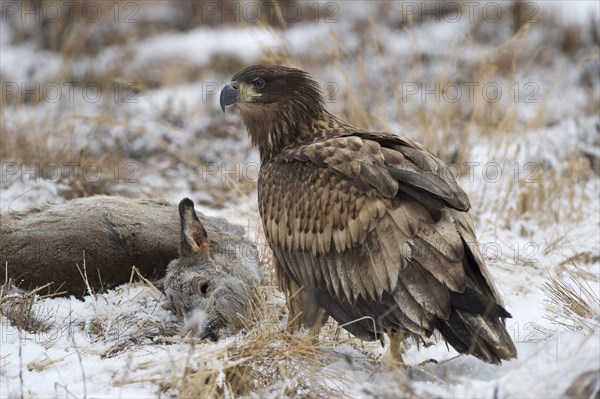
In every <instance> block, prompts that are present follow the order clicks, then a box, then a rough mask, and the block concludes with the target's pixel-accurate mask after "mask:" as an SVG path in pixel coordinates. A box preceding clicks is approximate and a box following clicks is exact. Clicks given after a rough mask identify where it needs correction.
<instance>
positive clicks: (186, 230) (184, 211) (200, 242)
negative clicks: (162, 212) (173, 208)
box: [179, 198, 208, 256]
mask: <svg viewBox="0 0 600 399" xmlns="http://www.w3.org/2000/svg"><path fill="white" fill-rule="evenodd" d="M179 221H180V222H181V242H180V244H179V254H180V255H181V256H191V255H197V254H201V253H203V252H206V251H207V250H208V235H207V234H206V230H204V227H202V223H200V220H199V219H198V215H196V212H195V211H194V202H193V201H192V200H191V199H189V198H184V199H182V200H181V202H180V203H179Z"/></svg>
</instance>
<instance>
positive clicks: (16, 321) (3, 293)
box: [0, 279, 54, 334]
mask: <svg viewBox="0 0 600 399" xmlns="http://www.w3.org/2000/svg"><path fill="white" fill-rule="evenodd" d="M49 285H50V284H47V285H45V286H42V287H38V288H36V289H34V290H31V291H27V292H24V291H21V290H18V289H16V288H15V287H14V285H13V282H12V280H10V279H5V283H4V284H3V285H2V287H1V288H0V316H3V317H6V319H7V320H8V321H9V322H10V323H11V324H12V325H13V326H14V327H16V328H18V329H20V330H23V331H26V332H28V333H31V334H39V333H45V332H48V331H50V329H51V328H52V327H53V324H54V323H53V320H52V318H51V317H50V316H43V315H40V314H38V313H36V311H35V309H34V305H35V303H36V302H37V301H38V300H39V299H40V298H43V297H41V296H39V295H38V294H37V293H38V292H40V291H43V290H44V289H46V288H47V287H48V286H49ZM45 297H46V296H45Z"/></svg>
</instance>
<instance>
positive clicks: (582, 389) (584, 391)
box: [562, 370, 600, 399]
mask: <svg viewBox="0 0 600 399" xmlns="http://www.w3.org/2000/svg"><path fill="white" fill-rule="evenodd" d="M562 396H563V397H565V398H590V399H591V398H598V397H600V370H589V371H585V372H583V373H581V374H579V375H578V376H577V377H575V378H574V379H573V381H572V382H571V385H570V386H569V388H567V390H566V391H565V393H564V394H563V395H562Z"/></svg>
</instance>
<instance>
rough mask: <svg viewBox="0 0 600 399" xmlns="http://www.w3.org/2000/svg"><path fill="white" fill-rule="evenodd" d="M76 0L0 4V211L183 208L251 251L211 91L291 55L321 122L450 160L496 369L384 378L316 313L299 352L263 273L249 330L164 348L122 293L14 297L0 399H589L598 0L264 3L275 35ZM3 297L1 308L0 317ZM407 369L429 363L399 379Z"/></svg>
mask: <svg viewBox="0 0 600 399" xmlns="http://www.w3.org/2000/svg"><path fill="white" fill-rule="evenodd" d="M82 3H91V4H100V5H102V7H103V8H101V9H102V10H103V12H104V13H105V16H107V15H108V16H109V17H108V18H103V19H100V20H98V21H95V20H94V21H92V19H91V18H90V15H87V14H85V18H84V17H81V18H77V17H76V18H75V20H76V21H79V22H81V21H83V25H81V26H78V27H77V28H75V27H74V26H73V25H69V24H61V23H60V21H64V20H59V23H56V25H53V24H52V23H45V24H42V23H41V22H36V21H35V20H34V19H33V16H34V15H35V14H28V13H26V12H24V11H23V7H25V5H23V4H25V3H20V2H16V1H15V2H13V1H6V0H4V1H2V2H1V4H2V16H1V18H2V23H1V24H0V27H1V30H0V36H1V37H0V46H1V47H0V78H1V81H2V111H1V117H2V120H1V121H0V129H1V135H0V138H1V140H2V141H1V143H0V146H1V148H0V156H1V165H2V176H1V177H2V178H1V181H0V212H2V213H4V212H8V211H9V210H23V209H28V208H31V207H34V206H36V205H41V204H44V203H47V202H63V201H66V200H68V199H70V198H74V197H78V196H84V195H93V194H98V193H108V194H115V195H128V196H134V197H159V198H164V199H167V200H169V201H172V202H178V201H179V200H180V199H181V198H183V197H185V196H188V197H190V198H192V199H193V200H194V201H195V202H196V203H197V204H199V206H198V208H199V209H200V210H201V211H202V212H205V213H206V214H209V215H220V216H225V217H226V218H227V219H229V220H232V221H234V222H237V223H239V224H241V225H243V226H245V227H247V232H248V233H247V234H248V236H249V237H250V238H251V239H253V240H255V241H256V242H257V244H258V245H260V246H261V248H263V247H264V241H263V240H262V238H261V237H262V236H261V234H262V232H261V230H260V227H259V220H258V213H257V207H256V189H255V183H256V171H257V166H258V156H257V152H256V150H255V149H251V148H250V143H249V140H248V139H247V137H246V132H245V130H244V128H243V126H242V125H241V122H240V120H239V116H238V115H237V114H235V113H232V112H228V113H227V114H223V113H222V112H221V110H220V109H219V105H218V92H219V88H220V87H221V86H222V84H223V83H224V82H227V81H228V80H229V78H230V77H231V76H232V75H233V73H235V72H236V71H237V70H238V69H240V68H241V67H243V66H245V65H248V64H252V63H258V62H265V63H267V62H271V63H273V62H276V63H284V64H292V65H295V66H298V67H301V68H303V69H305V70H308V71H310V73H311V74H312V75H313V76H315V78H316V79H317V80H318V81H319V82H320V83H321V84H322V88H323V90H324V91H325V92H327V94H328V95H329V97H328V108H329V109H330V110H331V111H332V112H334V113H336V114H338V115H340V116H343V117H344V118H345V119H348V120H350V121H351V122H353V123H355V124H357V125H360V126H362V127H365V128H372V129H385V130H390V131H394V132H396V133H398V134H403V135H406V136H409V137H411V138H413V139H416V140H418V141H421V142H423V143H425V144H426V145H427V146H428V147H429V148H431V150H432V151H433V152H435V153H437V154H439V155H440V157H442V159H443V160H444V161H446V162H448V163H449V164H451V166H452V168H453V170H454V171H455V172H456V174H457V176H458V178H459V180H460V183H461V185H462V187H463V188H464V189H465V190H466V191H467V192H468V194H469V196H470V198H471V202H472V204H473V209H472V215H473V218H474V220H475V223H476V227H477V232H478V236H479V240H480V246H481V248H482V250H483V252H484V254H485V256H486V258H487V260H488V263H489V266H490V269H491V272H492V274H493V276H494V277H495V279H496V282H497V285H498V287H499V288H500V291H501V292H502V294H503V295H504V298H505V302H506V306H507V308H508V310H509V311H510V312H511V313H512V315H513V318H512V319H509V320H507V327H508V330H509V332H511V334H513V339H514V341H515V343H516V345H517V349H518V351H519V357H518V359H516V360H513V361H509V362H504V363H503V364H502V365H500V366H493V365H487V364H484V363H482V362H481V361H479V360H477V359H475V358H473V357H464V356H457V353H456V352H455V351H454V350H452V349H451V348H450V349H448V348H447V347H446V345H445V344H444V343H443V342H435V341H434V342H432V343H431V345H428V346H427V347H425V346H424V345H421V347H420V348H417V347H416V346H415V345H412V346H410V347H409V348H408V350H407V353H406V355H405V356H404V359H405V361H406V362H407V363H408V364H410V365H414V367H411V368H410V369H408V370H394V369H390V368H388V366H386V365H382V364H381V362H380V361H379V360H380V356H381V355H383V353H384V349H382V348H381V346H380V345H379V344H378V343H377V344H374V343H363V342H361V341H359V340H356V339H353V338H350V337H348V335H347V334H346V333H345V332H342V333H340V332H339V329H338V328H337V325H336V324H335V323H333V322H329V324H328V325H327V326H326V328H325V329H324V331H323V332H322V334H321V341H322V343H321V346H320V348H312V349H310V346H309V345H308V344H307V343H306V342H305V341H303V338H302V337H288V336H286V335H285V334H284V333H283V332H282V330H284V326H285V321H286V315H285V313H284V303H283V298H282V295H281V294H280V293H278V292H277V291H276V290H275V289H274V287H273V286H272V283H273V282H272V281H271V280H270V279H269V278H266V279H265V282H264V284H265V285H264V286H263V287H262V289H263V291H264V297H265V303H264V306H265V308H264V309H263V310H264V312H265V314H268V315H267V316H265V315H262V316H260V315H259V317H258V321H256V323H255V324H253V325H251V326H249V328H248V329H247V330H245V331H242V332H240V333H238V334H236V335H233V336H229V337H225V338H223V339H222V340H220V341H219V342H218V343H207V342H199V341H195V340H193V339H187V338H184V337H181V336H180V335H179V327H180V326H179V324H178V323H179V322H178V320H177V319H176V318H175V316H174V315H172V314H171V313H170V312H168V311H166V310H164V309H163V308H162V307H161V306H160V305H161V301H162V298H161V295H160V293H158V292H157V291H155V290H154V289H153V288H152V287H148V286H146V285H143V284H134V285H131V286H130V285H124V286H121V287H119V288H117V289H115V290H113V291H110V292H108V293H105V294H100V295H96V296H95V297H87V298H86V299H85V300H84V301H81V300H77V299H74V298H36V299H35V300H34V301H33V302H32V307H31V312H32V314H34V315H35V316H36V319H38V320H40V323H41V328H34V329H31V328H30V329H29V330H30V331H28V330H25V329H19V328H17V327H16V326H14V325H13V324H12V323H11V321H10V319H9V317H8V316H7V315H6V314H4V313H2V316H0V397H3V398H4V397H7V398H8V397H11V398H12V397H39V398H41V397H90V398H96V397H123V398H125V397H127V398H129V397H162V396H167V397H182V396H187V397H191V396H225V397H230V396H237V395H239V394H244V395H250V396H261V397H262V396H278V397H279V396H308V397H313V396H329V395H332V394H334V395H338V396H340V395H344V396H347V397H359V396H360V397H372V396H375V397H382V396H384V397H397V396H435V397H490V398H491V397H558V396H564V395H565V394H566V393H567V391H568V390H569V389H573V388H574V387H575V388H577V387H583V386H584V385H585V381H589V382H590V384H591V385H593V384H595V386H596V391H595V395H598V392H599V391H600V386H599V384H600V309H599V308H598V306H599V302H598V298H599V297H600V200H599V198H600V181H599V173H600V117H599V116H598V112H599V111H600V61H599V59H598V51H599V45H600V44H599V37H600V33H599V30H598V29H599V28H598V24H599V22H598V21H600V15H599V14H600V6H599V5H598V4H597V2H594V1H578V2H536V3H533V2H531V3H527V2H522V3H521V6H520V7H515V6H514V5H513V4H512V2H511V3H509V2H488V3H479V2H467V3H469V4H470V5H468V6H467V5H464V4H463V8H462V9H461V10H462V11H461V12H460V13H459V14H457V13H456V10H458V8H452V7H453V6H448V5H447V4H451V5H452V4H453V5H456V6H458V5H459V3H452V2H446V3H443V2H393V1H392V2H390V1H385V2H360V1H353V2H346V3H341V2H340V3H335V2H321V3H313V2H310V4H309V3H293V2H283V3H282V4H283V5H282V10H283V14H284V18H283V19H284V20H285V21H286V22H287V24H285V25H287V27H284V28H281V26H282V23H281V22H278V21H279V20H277V18H269V17H268V14H267V13H268V12H269V10H267V9H262V11H263V15H262V18H263V20H262V22H261V23H255V19H256V18H255V17H256V14H253V12H254V11H255V10H256V7H260V4H263V3H260V4H259V3H257V2H251V1H246V2H241V3H238V2H233V1H232V2H204V3H198V5H197V6H196V7H194V6H193V4H192V3H191V2H185V3H186V5H185V6H181V7H177V6H174V5H171V4H169V3H168V2H159V1H156V2H139V3H136V2H114V3H110V2H105V3H94V2H92V1H90V2H82ZM108 3H110V4H108ZM467 3H465V4H467ZM39 4H40V3H38V6H35V5H34V4H33V3H32V4H29V5H28V7H32V8H33V9H35V7H39V9H38V11H39V12H40V13H42V14H44V13H45V14H46V19H48V18H52V15H53V14H51V13H52V12H53V8H52V7H53V6H56V7H61V5H62V4H63V2H58V1H57V2H53V1H45V2H42V3H41V4H42V5H39ZM226 4H229V5H230V6H231V7H232V8H229V9H228V10H233V11H230V12H229V13H227V11H226V10H225V9H224V8H223V7H228V6H226ZM269 4H270V3H269ZM290 4H292V5H290ZM293 4H296V6H293ZM297 4H300V5H301V7H300V6H298V5H297ZM436 4H437V5H436ZM444 4H446V5H444ZM486 4H487V5H486ZM490 4H491V5H490ZM111 5H112V8H111ZM213 6H214V7H213ZM253 7H254V8H253ZM294 7H297V8H294ZM436 7H437V8H436ZM469 7H470V8H469ZM425 8H427V10H429V14H427V13H426V14H420V13H419V12H420V11H423V10H424V9H425ZM90 10H91V8H90V9H87V11H86V12H91V11H90ZM115 10H119V13H118V14H115V12H116V11H115ZM298 10H301V13H302V18H300V17H299V16H298V14H297V11H298ZM431 10H433V11H431ZM444 10H445V12H442V11H444ZM469 10H470V11H472V14H470V13H469ZM498 10H501V16H499V15H497V14H496V12H497V11H498ZM516 10H519V11H516ZM63 11H65V10H63ZM81 11H82V10H81V9H80V8H76V9H74V11H73V12H74V13H76V14H77V13H78V12H81ZM130 12H133V13H134V14H133V15H132V18H133V19H131V18H129V19H128V18H127V17H128V16H130V14H129V13H130ZM194 13H195V14H194ZM517 14H518V15H517ZM77 15H78V14H77ZM42 16H43V15H42ZM236 16H237V17H238V19H237V20H236V19H235V17H236ZM370 16H372V18H370ZM286 17H287V19H286ZM42 19H43V18H42ZM523 19H525V22H529V24H527V23H524V22H523ZM269 20H271V22H272V25H274V26H275V27H271V26H269V22H270V21H269ZM132 21H134V22H132ZM135 21H137V22H135ZM77 29H79V30H77ZM36 84H37V85H38V86H36ZM436 85H437V86H436ZM438 86H439V89H437V93H436V92H435V91H436V90H435V88H436V87H438ZM484 88H485V90H484ZM432 90H433V91H432ZM471 90H472V91H471ZM428 93H429V94H428ZM267 265H268V263H267V262H265V268H267V267H268V266H267ZM266 272H267V273H265V274H266V275H267V276H268V275H269V273H268V270H266ZM555 281H563V282H565V283H566V284H568V285H570V286H572V287H575V288H574V290H573V291H574V292H575V293H579V294H580V295H582V287H584V289H583V291H585V292H588V293H591V295H592V298H595V302H594V301H588V305H589V309H588V310H589V312H588V313H587V314H585V315H582V316H581V317H579V318H577V317H575V318H573V317H570V316H569V315H570V313H569V312H568V305H569V304H568V303H563V302H560V301H558V302H556V301H555V300H554V299H553V296H552V293H553V291H552V290H551V289H549V288H548V284H551V283H552V282H555ZM577 284H580V285H577ZM10 298H11V294H6V293H2V294H0V301H1V302H0V308H1V309H2V311H3V312H4V311H5V309H6V307H2V305H3V304H4V306H6V305H5V304H7V303H9V302H10V301H11V299H10ZM26 308H27V307H23V308H22V309H26ZM261 317H262V318H261ZM584 322H585V323H584ZM38 327H40V326H38ZM428 359H436V360H437V361H438V364H432V363H430V364H427V365H423V366H420V365H419V364H420V363H422V362H424V361H427V360H428ZM586 372H591V374H590V375H591V377H589V378H588V379H587V380H586V379H585V378H582V379H580V380H578V382H574V381H576V380H577V378H579V377H580V376H581V375H583V374H584V373H586ZM244 376H245V377H244ZM242 377H244V378H246V379H247V380H244V378H242ZM596 397H597V396H596Z"/></svg>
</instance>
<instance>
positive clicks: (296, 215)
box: [220, 65, 517, 364]
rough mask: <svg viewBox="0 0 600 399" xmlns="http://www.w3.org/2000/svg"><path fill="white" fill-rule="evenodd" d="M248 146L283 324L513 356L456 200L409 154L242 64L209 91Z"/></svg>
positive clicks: (284, 77)
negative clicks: (231, 110)
mask: <svg viewBox="0 0 600 399" xmlns="http://www.w3.org/2000/svg"><path fill="white" fill-rule="evenodd" d="M233 104H236V105H237V106H238V107H239V109H240V112H241V118H242V121H243V123H244V125H245V126H246V128H247V129H248V133H249V136H250V138H251V142H252V144H253V145H254V146H258V150H259V153H260V163H261V166H260V171H259V177H258V208H259V212H260V217H261V220H262V225H263V228H264V233H265V235H266V239H267V242H268V244H269V246H270V248H271V249H272V251H273V254H274V267H275V270H276V272H277V276H278V282H279V286H280V288H281V289H282V290H283V291H284V293H285V294H286V298H287V307H288V310H289V319H288V328H290V329H291V330H292V331H294V330H296V329H297V328H299V327H300V326H302V327H305V328H309V329H311V330H312V331H313V334H316V336H317V337H318V332H319V329H320V327H321V326H322V324H323V323H324V322H325V321H326V320H327V318H328V316H331V317H333V318H334V319H335V320H336V321H337V322H338V323H339V324H340V326H341V327H342V328H344V329H345V330H347V331H348V332H350V333H351V334H352V335H354V336H356V337H358V338H360V339H363V340H368V341H374V340H381V342H382V343H383V342H384V341H383V336H384V334H388V335H389V337H390V342H391V346H390V351H389V352H388V353H390V356H391V357H392V359H395V360H396V361H398V362H400V363H402V364H404V363H403V362H402V353H401V352H402V351H403V349H404V345H403V342H404V341H405V340H406V339H408V338H409V337H412V338H414V339H416V340H417V342H419V341H418V340H419V338H421V339H423V337H430V336H431V335H432V334H433V332H435V331H436V330H437V331H438V332H439V333H440V334H441V336H442V337H443V339H444V340H445V341H446V342H447V343H448V344H450V345H451V346H452V347H454V349H456V350H457V351H458V352H459V353H461V354H471V355H474V356H476V357H477V358H479V359H481V360H483V361H485V362H489V363H496V364H497V363H500V362H501V361H502V360H505V359H511V358H515V357H516V356H517V350H516V348H515V345H514V343H513V341H512V339H511V337H510V335H509V333H508V332H507V330H506V327H505V318H508V317H511V315H510V313H509V312H508V311H506V309H505V308H504V305H503V302H502V299H501V297H500V294H499V293H498V291H497V288H496V287H495V285H494V282H493V279H492V276H491V274H490V272H489V270H488V268H487V267H486V265H485V262H484V258H483V256H482V254H481V252H480V249H479V248H478V244H477V239H476V235H475V229H474V226H473V222H472V220H471V217H470V215H469V209H470V203H469V198H468V196H467V194H466V193H465V192H464V191H463V190H462V189H461V188H460V187H459V186H458V183H457V181H456V179H455V178H454V176H453V174H452V173H451V172H450V170H449V168H448V167H447V166H445V165H444V163H443V162H442V161H441V160H440V159H439V158H437V157H436V156H434V155H433V154H432V153H431V152H429V151H428V150H427V149H426V148H425V147H424V146H423V145H421V144H419V143H417V142H415V141H412V140H409V139H408V138H404V137H400V136H398V135H395V134H391V133H383V132H373V131H368V130H363V129H359V128H357V127H354V126H352V125H350V124H349V123H346V122H344V121H343V120H341V119H339V118H337V117H335V116H334V115H332V114H330V113H329V112H328V111H327V110H326V109H325V104H324V100H323V96H322V94H321V92H320V89H319V84H318V83H317V82H316V81H315V80H314V79H312V78H311V77H310V76H309V74H308V73H306V72H304V71H302V70H300V69H296V68H291V67H286V66H265V65H254V66H250V67H247V68H245V69H243V70H241V71H239V72H238V73H236V74H235V75H234V76H233V77H232V79H231V82H230V83H228V84H226V85H225V86H224V87H223V89H222V90H221V94H220V105H221V109H222V110H223V112H225V107H226V106H229V105H233Z"/></svg>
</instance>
